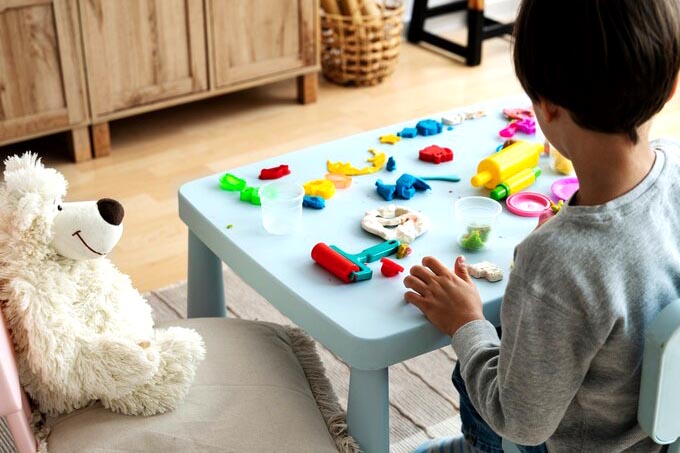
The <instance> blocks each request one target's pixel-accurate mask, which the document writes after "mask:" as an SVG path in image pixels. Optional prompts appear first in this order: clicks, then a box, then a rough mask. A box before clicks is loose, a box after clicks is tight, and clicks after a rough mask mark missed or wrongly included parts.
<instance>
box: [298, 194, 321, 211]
mask: <svg viewBox="0 0 680 453" xmlns="http://www.w3.org/2000/svg"><path fill="white" fill-rule="evenodd" d="M302 206H304V207H305V208H312V209H323V208H325V207H326V200H324V199H323V198H321V197H316V196H311V195H305V197H304V198H303V199H302Z"/></svg>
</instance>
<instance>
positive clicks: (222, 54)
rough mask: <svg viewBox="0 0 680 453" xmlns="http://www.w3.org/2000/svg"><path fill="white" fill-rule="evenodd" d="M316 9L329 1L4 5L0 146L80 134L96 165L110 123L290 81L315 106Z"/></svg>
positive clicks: (22, 0) (6, 0)
mask: <svg viewBox="0 0 680 453" xmlns="http://www.w3.org/2000/svg"><path fill="white" fill-rule="evenodd" d="M318 10H319V0H0V145H1V144H3V143H9V142H11V141H16V140H18V139H21V138H29V137H32V136H37V135H44V134H46V133H50V132H57V131H63V130H71V136H72V139H73V140H72V141H73V144H74V156H75V158H76V160H80V159H85V158H89V157H90V156H91V155H92V152H91V150H90V140H92V146H93V149H94V155H95V156H104V155H107V154H108V153H109V148H110V137H109V127H108V122H109V121H111V120H115V119H117V118H122V117H125V116H130V115H134V114H138V113H142V112H146V111H149V110H154V109H159V108H163V107H166V106H171V105H176V104H180V103H184V102H190V101H193V100H197V99H203V98H207V97H210V96H216V95H219V94H222V93H227V92H229V91H234V90H239V89H243V88H248V87H251V86H255V85H261V84H265V83H269V82H274V81H278V80H283V79H286V78H297V87H298V88H297V90H298V100H299V101H300V102H302V103H307V102H313V101H314V100H315V99H316V89H317V86H318V78H317V74H318V71H319V69H320V67H319V39H318V36H319V20H318ZM86 82H87V83H86ZM87 99H89V102H88V101H87ZM88 124H89V125H91V131H88V130H87V128H86V125H88ZM90 132H91V134H90Z"/></svg>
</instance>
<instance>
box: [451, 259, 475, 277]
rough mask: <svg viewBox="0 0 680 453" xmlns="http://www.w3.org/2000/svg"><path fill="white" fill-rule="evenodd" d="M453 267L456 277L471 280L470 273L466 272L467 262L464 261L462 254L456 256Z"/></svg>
mask: <svg viewBox="0 0 680 453" xmlns="http://www.w3.org/2000/svg"><path fill="white" fill-rule="evenodd" d="M454 269H455V270H456V275H457V276H458V277H460V278H461V279H463V280H465V281H466V282H470V281H472V278H471V277H470V273H469V272H468V268H467V263H465V257H464V256H459V257H458V258H456V264H455V266H454Z"/></svg>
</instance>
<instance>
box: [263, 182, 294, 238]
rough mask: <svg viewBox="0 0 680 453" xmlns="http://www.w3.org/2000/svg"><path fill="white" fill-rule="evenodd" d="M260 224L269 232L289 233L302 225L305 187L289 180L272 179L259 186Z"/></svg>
mask: <svg viewBox="0 0 680 453" xmlns="http://www.w3.org/2000/svg"><path fill="white" fill-rule="evenodd" d="M258 194H259V195H260V204H261V210H262V225H263V226H264V229H265V230H267V232H268V233H270V234H291V233H294V232H296V231H298V230H299V229H300V227H301V226H302V199H303V198H304V196H305V189H304V188H303V187H302V186H301V185H300V184H297V183H295V182H293V181H290V180H281V181H278V180H277V181H272V182H270V183H267V184H265V185H263V186H262V187H260V190H259V192H258Z"/></svg>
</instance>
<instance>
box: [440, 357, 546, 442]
mask: <svg viewBox="0 0 680 453" xmlns="http://www.w3.org/2000/svg"><path fill="white" fill-rule="evenodd" d="M451 380H452V381H453V386H454V387H456V390H458V394H459V395H460V419H461V422H462V425H463V428H462V431H463V436H465V440H466V441H467V442H468V443H469V444H470V445H473V446H474V447H475V448H476V449H477V450H479V451H482V452H485V453H503V441H502V439H501V436H499V435H498V434H496V433H495V432H494V430H493V429H491V427H490V426H489V425H488V424H487V423H486V422H485V421H484V420H483V419H482V417H481V416H480V415H479V414H478V413H477V410H476V409H475V407H474V406H473V405H472V403H471V402H470V396H469V395H468V392H467V389H466V388H465V382H464V381H463V376H461V374H460V364H458V363H456V367H455V368H454V369H453V376H451ZM517 448H518V449H519V451H521V452H522V453H548V449H547V448H546V446H545V444H541V445H537V446H535V447H526V446H522V445H518V446H517Z"/></svg>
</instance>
